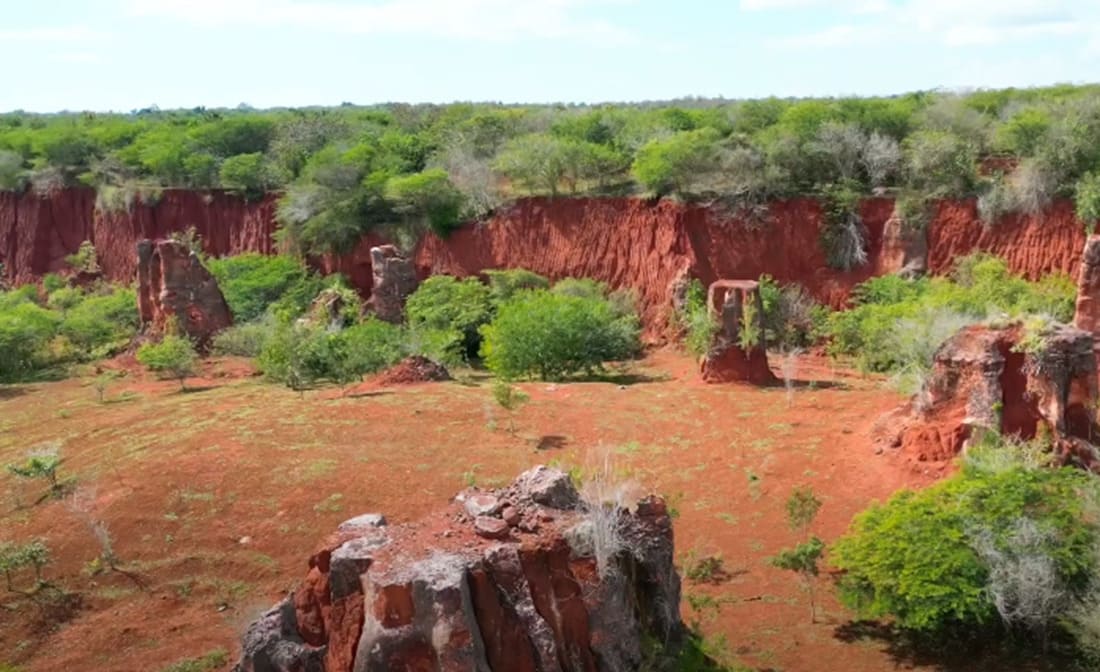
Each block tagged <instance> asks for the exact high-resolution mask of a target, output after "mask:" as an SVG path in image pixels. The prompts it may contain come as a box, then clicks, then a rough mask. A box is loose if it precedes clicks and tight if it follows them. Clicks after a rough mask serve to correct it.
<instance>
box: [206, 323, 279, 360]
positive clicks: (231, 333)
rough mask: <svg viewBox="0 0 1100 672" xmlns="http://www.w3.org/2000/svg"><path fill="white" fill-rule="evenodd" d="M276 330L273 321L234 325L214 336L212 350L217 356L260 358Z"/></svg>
mask: <svg viewBox="0 0 1100 672" xmlns="http://www.w3.org/2000/svg"><path fill="white" fill-rule="evenodd" d="M275 328H276V327H275V325H274V324H273V322H272V321H271V320H259V321H256V322H243V323H238V324H234V325H233V326H231V327H229V328H228V329H223V330H221V331H219V332H218V333H217V334H216V335H215V336H214V341H213V343H212V350H213V352H214V354H215V355H232V356H234V357H259V355H260V353H261V352H263V349H264V345H265V344H266V343H267V339H268V338H270V336H271V333H272V332H273V331H274V330H275Z"/></svg>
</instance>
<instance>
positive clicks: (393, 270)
mask: <svg viewBox="0 0 1100 672" xmlns="http://www.w3.org/2000/svg"><path fill="white" fill-rule="evenodd" d="M370 259H371V272H372V274H373V283H372V285H373V286H372V288H371V295H370V307H371V309H372V310H373V311H374V314H375V315H377V316H378V319H380V320H385V321H386V322H394V323H399V322H401V321H402V320H403V319H404V318H405V299H407V298H409V295H410V294H412V293H413V292H415V291H416V286H417V284H418V283H417V279H416V268H415V267H414V266H413V262H412V260H410V259H409V258H407V257H405V256H404V255H403V254H401V253H400V252H399V251H398V250H397V248H396V247H394V246H393V245H379V246H378V247H372V248H371V250H370Z"/></svg>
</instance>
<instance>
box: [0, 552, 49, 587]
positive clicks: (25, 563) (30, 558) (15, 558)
mask: <svg viewBox="0 0 1100 672" xmlns="http://www.w3.org/2000/svg"><path fill="white" fill-rule="evenodd" d="M49 562H50V549H49V548H48V547H47V546H46V544H45V542H43V541H42V540H41V539H35V540H34V541H30V542H28V543H26V544H16V543H14V542H10V541H6V542H0V572H3V573H4V580H5V582H6V584H7V588H8V590H9V591H10V592H13V593H24V594H33V593H35V592H37V591H38V590H39V589H40V588H43V587H45V586H48V585H49V583H48V582H46V581H44V580H43V579H42V569H43V568H44V567H45V566H46V565H48V564H49ZM27 567H30V568H31V569H33V570H34V587H33V588H31V589H30V590H19V589H18V588H16V587H15V581H14V579H13V576H14V574H15V573H16V572H18V571H19V570H21V569H24V568H27Z"/></svg>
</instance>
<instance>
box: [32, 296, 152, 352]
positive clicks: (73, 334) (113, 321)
mask: <svg viewBox="0 0 1100 672" xmlns="http://www.w3.org/2000/svg"><path fill="white" fill-rule="evenodd" d="M51 297H52V295H51ZM138 326H139V316H138V311H137V294H136V293H135V292H134V290H133V289H130V288H128V287H118V288H114V289H112V290H111V291H109V292H107V293H94V294H90V295H87V296H85V297H84V298H83V299H82V300H81V301H79V302H78V303H76V304H75V305H73V306H72V307H70V308H69V309H68V310H67V311H66V312H65V313H64V315H63V317H62V320H61V325H60V329H59V332H60V333H61V335H62V336H64V337H65V338H67V339H68V340H69V342H70V343H72V345H73V346H74V347H75V348H76V349H77V350H78V351H79V358H80V359H99V358H102V357H106V356H109V355H111V354H113V353H115V352H118V351H119V350H122V349H124V348H125V347H126V346H127V345H129V342H130V340H131V339H132V338H133V337H134V335H136V334H137V330H138Z"/></svg>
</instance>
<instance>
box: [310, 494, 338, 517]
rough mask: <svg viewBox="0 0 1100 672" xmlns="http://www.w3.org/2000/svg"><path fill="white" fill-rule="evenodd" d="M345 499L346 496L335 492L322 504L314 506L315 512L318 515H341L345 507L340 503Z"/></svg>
mask: <svg viewBox="0 0 1100 672" xmlns="http://www.w3.org/2000/svg"><path fill="white" fill-rule="evenodd" d="M343 499H344V496H343V495H342V494H340V493H339V492H334V493H332V494H331V495H329V496H328V497H326V498H324V499H323V500H321V501H320V502H317V503H316V504H314V505H313V510H314V511H316V512H317V513H339V512H340V511H343V510H344V505H343V504H341V503H340V502H341V500H343Z"/></svg>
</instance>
